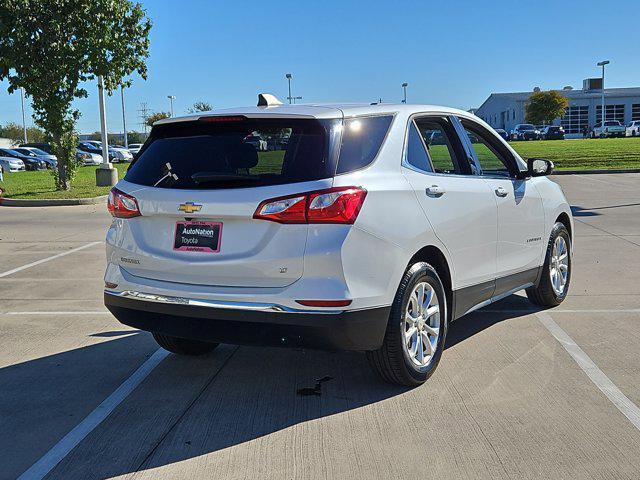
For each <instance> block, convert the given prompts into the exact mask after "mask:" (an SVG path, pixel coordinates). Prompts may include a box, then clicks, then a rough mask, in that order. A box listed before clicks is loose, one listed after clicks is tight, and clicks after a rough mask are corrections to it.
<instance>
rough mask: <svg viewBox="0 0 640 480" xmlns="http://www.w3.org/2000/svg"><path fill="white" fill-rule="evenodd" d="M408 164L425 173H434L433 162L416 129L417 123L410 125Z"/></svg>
mask: <svg viewBox="0 0 640 480" xmlns="http://www.w3.org/2000/svg"><path fill="white" fill-rule="evenodd" d="M406 162H407V163H408V164H409V165H411V166H413V167H415V168H417V169H418V170H421V171H423V172H432V171H433V169H432V168H431V161H430V160H429V155H427V151H426V149H425V146H424V144H423V143H422V138H421V137H420V133H419V132H418V130H417V129H416V125H415V123H413V122H411V124H410V125H409V136H408V138H407V156H406Z"/></svg>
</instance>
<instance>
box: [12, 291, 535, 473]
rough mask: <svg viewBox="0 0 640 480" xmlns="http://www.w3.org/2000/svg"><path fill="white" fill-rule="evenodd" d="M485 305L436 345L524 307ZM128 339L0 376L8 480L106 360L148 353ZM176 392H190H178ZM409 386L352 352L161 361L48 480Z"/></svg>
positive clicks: (66, 418)
mask: <svg viewBox="0 0 640 480" xmlns="http://www.w3.org/2000/svg"><path fill="white" fill-rule="evenodd" d="M485 310H489V311H488V312H487V311H484V310H479V311H477V312H475V313H473V314H470V315H467V316H466V317H463V318H461V319H459V320H457V321H456V322H453V324H452V325H451V326H450V329H449V333H448V338H447V343H446V348H451V347H452V346H454V345H457V344H459V343H461V342H464V341H465V340H466V339H468V338H470V337H472V336H473V335H475V334H477V333H479V332H481V331H482V330H485V329H487V328H491V327H492V326H494V325H496V324H497V323H499V322H503V321H508V320H510V319H513V318H517V317H520V316H522V315H526V314H530V313H533V312H534V311H535V309H533V308H531V304H529V303H528V301H527V300H526V299H522V297H514V296H512V297H509V298H508V299H506V300H504V301H502V302H500V303H498V304H493V305H491V306H490V307H488V308H487V309H485ZM130 333H131V332H126V331H119V330H114V331H113V332H105V333H100V334H94V335H93V336H99V337H102V338H105V340H104V341H103V342H101V343H98V344H94V345H90V346H86V347H82V348H78V349H73V350H69V351H66V352H63V353H59V354H55V355H51V356H48V357H42V358H37V359H34V360H30V361H27V362H24V363H21V364H17V365H12V366H8V367H5V368H2V369H0V392H1V393H0V411H1V412H3V413H7V414H9V413H11V414H15V415H18V417H19V418H15V419H12V420H11V422H9V425H8V427H9V428H7V425H5V428H3V432H2V434H0V449H1V450H0V451H3V452H4V453H3V455H5V454H8V455H12V454H13V455H15V456H20V455H22V457H23V459H26V460H23V461H21V462H19V466H18V467H14V469H12V470H9V473H10V474H11V476H10V477H8V478H13V476H15V475H19V474H20V473H22V472H23V471H24V470H26V468H28V467H29V466H30V465H31V464H32V463H33V462H35V461H37V460H38V458H39V457H40V456H41V455H42V454H44V453H45V452H46V451H47V450H48V449H50V448H51V447H52V446H53V445H54V444H55V443H56V442H57V441H59V440H60V438H62V437H63V436H64V435H65V434H66V433H67V432H68V431H70V430H71V429H72V428H73V427H74V426H75V425H77V424H78V423H79V422H80V421H81V420H82V419H83V418H84V417H85V416H86V415H87V414H88V413H90V412H91V410H92V409H93V408H95V407H96V406H97V404H99V403H100V402H101V401H102V400H103V399H104V398H106V396H107V395H109V394H110V393H111V391H109V392H106V394H105V393H101V394H100V395H96V394H95V391H94V390H95V389H96V385H98V384H100V378H101V376H103V375H104V372H105V369H109V368H111V367H112V366H113V362H114V361H116V360H117V361H118V362H120V361H126V360H127V358H128V356H127V354H126V353H125V352H130V351H135V349H137V348H140V346H143V347H144V348H147V349H149V348H151V349H153V348H155V347H152V346H151V345H150V343H149V342H150V338H149V335H148V334H146V333H143V332H136V333H134V334H130ZM138 357H139V355H138ZM114 359H116V360H114ZM443 361H445V362H446V354H445V357H444V360H443ZM77 365H82V368H81V369H80V371H78V369H77ZM138 365H139V360H138V363H137V364H134V365H132V368H136V367H137V366H138ZM74 366H75V367H74ZM194 371H197V372H200V373H202V372H205V373H204V374H203V375H201V376H198V375H196V374H194V373H193V372H194ZM70 372H74V373H76V374H77V375H70V374H69V373H70ZM436 375H437V373H436ZM190 376H192V377H193V381H192V380H191V378H190ZM87 378H89V380H87ZM321 378H325V379H326V381H325V382H323V383H322V385H321V388H320V390H319V392H318V393H319V394H318V395H315V394H311V395H300V394H299V390H300V389H302V388H305V387H310V388H313V387H314V386H315V384H316V382H317V381H318V379H321ZM190 382H193V385H191V383H190ZM197 382H201V383H200V384H197ZM196 384H197V385H196ZM185 385H187V386H191V387H192V390H193V392H192V393H189V394H186V393H185ZM186 390H188V388H187V389H186ZM410 390H411V389H409V388H406V387H400V386H397V385H390V384H387V383H384V382H382V381H381V380H379V379H378V378H377V377H376V375H375V374H374V373H373V372H372V370H371V369H370V367H369V365H368V363H367V360H366V357H365V355H364V354H362V353H357V352H320V351H309V350H293V349H279V348H260V347H233V346H221V347H219V348H218V349H216V350H215V351H214V352H213V353H211V354H209V355H206V356H203V357H198V358H184V357H179V356H175V355H170V356H169V357H167V359H165V360H164V361H163V362H162V363H161V364H160V365H159V366H158V367H157V368H156V370H154V372H152V374H151V375H150V376H149V377H148V378H147V379H146V380H145V381H144V382H143V383H142V384H141V385H140V386H139V387H138V388H137V389H136V390H135V391H134V392H133V393H132V394H131V395H130V396H129V398H127V399H126V400H125V401H124V402H123V403H122V404H121V405H120V406H119V407H118V408H117V409H116V411H115V412H114V413H112V414H111V416H110V417H109V418H107V420H105V421H104V422H103V424H102V425H100V426H98V427H97V428H96V429H95V430H94V431H93V432H92V433H91V434H90V435H89V436H88V437H87V438H85V439H84V440H83V441H82V442H81V443H80V444H79V446H78V447H77V448H76V449H75V450H74V451H73V452H71V454H70V455H69V456H68V457H67V458H65V460H63V461H62V462H61V463H60V464H59V465H58V466H57V467H56V469H54V470H53V472H52V474H51V475H50V476H49V477H48V478H65V479H73V478H82V479H88V478H99V479H106V478H111V477H117V476H120V475H126V474H130V473H133V472H135V471H138V470H150V469H154V468H159V467H162V466H165V465H169V464H173V463H177V462H181V461H184V460H188V459H192V458H195V457H200V456H203V455H207V454H211V453H214V452H217V451H221V450H224V449H227V448H229V447H233V446H236V445H240V444H244V443H246V442H250V441H252V440H255V439H259V438H261V437H264V436H266V435H269V434H272V433H274V432H278V431H281V430H284V429H287V428H289V427H292V426H296V425H300V424H304V423H306V422H309V421H313V420H315V419H319V418H323V417H329V416H332V415H336V414H340V413H343V412H348V411H350V410H354V409H359V408H363V407H366V406H368V405H373V404H376V403H379V402H382V401H385V400H387V399H389V398H392V397H396V396H399V395H403V394H406V393H407V392H408V391H410ZM92 395H93V397H92ZM83 398H93V400H92V401H91V402H87V401H83ZM11 405H14V406H18V405H19V406H20V407H19V411H15V412H14V411H13V409H12V407H11ZM56 419H57V420H56ZM43 422H44V426H43ZM5 423H6V422H5ZM28 452H31V453H28ZM25 456H26V457H25ZM6 458H10V457H8V456H7V457H6ZM5 473H6V472H5ZM0 476H2V475H0Z"/></svg>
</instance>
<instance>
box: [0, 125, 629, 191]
mask: <svg viewBox="0 0 640 480" xmlns="http://www.w3.org/2000/svg"><path fill="white" fill-rule="evenodd" d="M511 145H512V146H513V148H514V149H515V150H516V151H517V152H518V153H519V154H520V155H521V156H522V157H523V158H525V159H526V158H530V157H542V158H548V159H549V160H552V161H553V163H554V164H555V166H556V169H557V170H580V169H611V168H616V169H618V168H619V169H625V168H640V137H637V138H608V139H587V140H582V139H579V140H537V141H528V142H511ZM434 147H436V146H434ZM432 148H433V147H432ZM434 153H436V152H432V154H434ZM260 160H261V161H260V164H259V165H258V166H256V167H254V168H253V169H252V173H266V172H273V171H274V170H276V169H277V167H278V166H279V165H280V164H281V162H282V152H260ZM128 165H129V164H115V167H116V168H117V169H118V171H119V177H120V178H122V177H123V176H124V174H125V172H126V169H127V167H128ZM95 169H96V167H80V168H79V169H78V173H77V175H76V178H75V180H74V182H73V186H72V188H71V190H70V191H68V192H59V191H56V190H55V188H54V185H53V177H52V176H51V173H50V172H48V171H41V172H19V173H5V174H4V183H0V186H1V187H2V188H3V190H5V193H4V196H5V197H6V198H25V199H28V198H82V197H96V196H99V195H106V194H107V192H108V191H109V187H96V185H95V183H96V178H95Z"/></svg>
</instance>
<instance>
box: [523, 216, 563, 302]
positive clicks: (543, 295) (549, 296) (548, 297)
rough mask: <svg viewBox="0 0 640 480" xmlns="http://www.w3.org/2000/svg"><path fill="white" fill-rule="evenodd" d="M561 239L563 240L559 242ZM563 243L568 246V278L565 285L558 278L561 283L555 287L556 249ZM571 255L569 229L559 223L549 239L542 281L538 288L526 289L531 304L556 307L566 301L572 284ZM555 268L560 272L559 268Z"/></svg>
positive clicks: (554, 227) (552, 230)
mask: <svg viewBox="0 0 640 480" xmlns="http://www.w3.org/2000/svg"><path fill="white" fill-rule="evenodd" d="M559 238H560V239H561V240H558V239H559ZM562 241H564V245H565V246H566V250H565V254H566V257H565V258H566V278H565V279H564V284H562V283H561V280H560V278H559V277H557V276H556V278H558V282H560V283H556V284H555V287H554V282H553V281H552V264H553V263H554V260H553V258H554V249H556V248H558V247H559V246H558V245H557V243H560V245H561V244H562ZM559 250H560V252H561V251H562V248H559ZM571 254H572V250H571V237H570V236H569V232H568V231H567V227H565V226H564V225H563V224H562V223H560V222H557V223H556V224H555V225H554V226H553V228H552V229H551V236H550V237H549V244H548V245H547V253H546V255H545V260H544V266H543V267H542V275H541V277H540V281H539V283H538V285H537V286H535V287H529V288H527V289H526V292H527V297H528V298H529V300H530V301H531V303H533V304H534V305H538V306H540V307H555V306H557V305H560V304H561V303H562V302H563V301H564V299H565V298H566V297H567V292H568V291H569V284H570V283H571V265H572V258H571ZM558 265H559V264H558ZM553 268H555V270H556V271H558V268H557V267H553ZM561 271H562V267H560V272H561ZM559 275H561V273H559ZM558 287H561V290H560V291H559V290H558Z"/></svg>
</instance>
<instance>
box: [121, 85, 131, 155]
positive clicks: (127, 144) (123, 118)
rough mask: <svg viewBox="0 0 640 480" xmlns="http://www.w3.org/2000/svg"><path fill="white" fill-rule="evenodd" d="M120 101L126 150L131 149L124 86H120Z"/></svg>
mask: <svg viewBox="0 0 640 480" xmlns="http://www.w3.org/2000/svg"><path fill="white" fill-rule="evenodd" d="M120 100H122V131H123V132H124V133H123V135H122V137H123V138H124V148H127V149H128V148H129V140H128V138H127V119H126V117H125V110H124V85H120Z"/></svg>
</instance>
